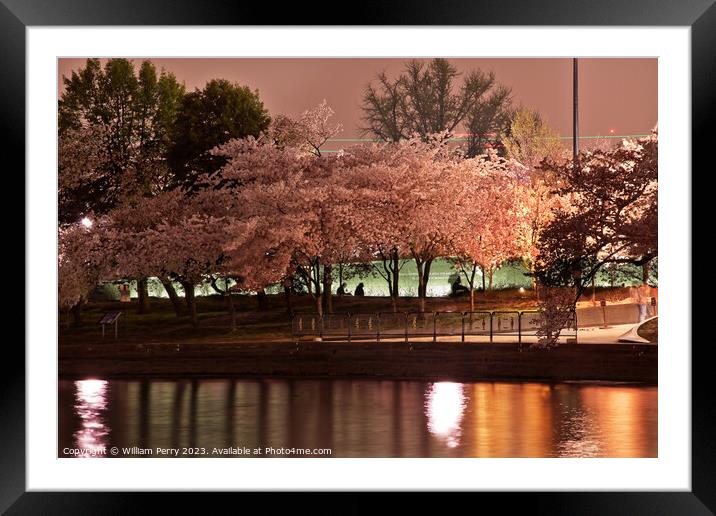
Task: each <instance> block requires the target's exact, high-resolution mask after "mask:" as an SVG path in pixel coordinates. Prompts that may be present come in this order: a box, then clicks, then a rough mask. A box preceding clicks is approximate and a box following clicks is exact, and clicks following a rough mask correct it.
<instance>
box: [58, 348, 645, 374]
mask: <svg viewBox="0 0 716 516" xmlns="http://www.w3.org/2000/svg"><path fill="white" fill-rule="evenodd" d="M81 348H84V346H81V347H80V346H76V347H74V346H73V349H65V350H61V352H60V360H59V372H60V375H61V376H90V375H99V376H188V375H204V376H237V377H271V376H278V377H365V378H376V377H378V378H392V379H408V378H421V379H430V380H465V381H466V380H484V379H515V380H546V381H567V380H583V381H625V382H644V383H651V384H654V383H656V382H657V373H658V348H657V346H654V345H642V344H596V345H592V344H562V345H560V346H558V347H556V348H552V349H536V348H530V347H529V346H526V345H523V346H520V345H519V344H469V343H452V342H445V343H439V344H437V345H435V344H434V343H424V342H416V343H413V344H412V345H408V344H406V343H397V342H391V343H375V342H372V343H368V342H366V343H360V344H356V343H354V344H347V343H330V342H303V343H301V344H300V345H299V346H296V344H295V343H289V342H286V343H271V344H255V345H248V344H243V345H236V344H222V345H219V344H214V345H209V346H205V345H186V346H176V345H159V344H155V345H126V346H113V347H112V349H108V348H100V349H97V348H94V349H91V350H88V349H86V348H84V349H81Z"/></svg>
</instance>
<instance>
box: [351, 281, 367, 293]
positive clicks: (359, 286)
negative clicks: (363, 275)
mask: <svg viewBox="0 0 716 516" xmlns="http://www.w3.org/2000/svg"><path fill="white" fill-rule="evenodd" d="M353 295H354V296H365V291H364V290H363V283H358V286H357V287H356V290H355V292H354V293H353Z"/></svg>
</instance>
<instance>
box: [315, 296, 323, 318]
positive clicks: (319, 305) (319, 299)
mask: <svg viewBox="0 0 716 516" xmlns="http://www.w3.org/2000/svg"><path fill="white" fill-rule="evenodd" d="M315 301H316V312H317V313H318V317H323V296H322V295H321V294H316V299H315Z"/></svg>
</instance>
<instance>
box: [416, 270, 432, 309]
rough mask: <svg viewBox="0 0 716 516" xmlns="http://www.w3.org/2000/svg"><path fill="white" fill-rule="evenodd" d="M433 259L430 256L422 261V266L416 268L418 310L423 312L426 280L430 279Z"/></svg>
mask: <svg viewBox="0 0 716 516" xmlns="http://www.w3.org/2000/svg"><path fill="white" fill-rule="evenodd" d="M432 264H433V259H432V258H430V259H428V260H425V261H424V262H423V263H422V267H420V268H419V269H418V279H419V286H418V296H419V297H420V311H421V312H424V311H425V308H426V299H427V297H428V281H429V280H430V266H431V265H432Z"/></svg>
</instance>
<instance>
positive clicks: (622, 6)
mask: <svg viewBox="0 0 716 516" xmlns="http://www.w3.org/2000/svg"><path fill="white" fill-rule="evenodd" d="M340 8H341V7H340V5H339V4H335V3H330V4H329V3H327V2H326V3H323V2H313V3H311V4H310V6H309V5H304V4H303V3H300V4H288V3H287V4H283V3H281V4H275V3H272V4H269V3H263V2H255V3H251V4H246V3H243V2H235V1H229V0H214V1H201V2H199V1H193V0H174V1H171V0H155V1H148V0H115V1H113V2H110V1H107V0H104V1H100V0H0V63H1V66H0V69H1V70H2V76H3V78H2V80H0V84H1V85H2V87H1V89H0V91H2V94H1V95H0V104H2V117H0V126H1V127H2V132H3V136H4V138H3V139H2V140H1V141H2V142H3V143H2V145H3V147H4V149H3V150H4V151H5V153H4V155H5V156H15V157H17V158H19V159H18V162H17V165H16V167H17V168H16V170H24V166H25V164H24V152H22V151H21V149H24V148H25V109H26V108H25V86H26V84H25V29H26V28H27V27H28V26H39V25H47V26H53V25H55V26H83V25H162V26H163V25H184V26H189V25H193V26H196V25H298V24H307V25H345V24H346V23H347V16H348V15H345V14H344V15H339V9H340ZM349 24H350V25H513V26H520V25H573V26H580V25H597V26H599V25H604V26H620V25H627V26H633V25H640V26H689V27H691V38H692V40H691V73H692V77H691V79H692V157H693V163H694V167H696V166H698V165H696V164H698V163H702V164H705V163H706V154H707V153H708V152H710V149H711V147H712V146H713V143H712V142H711V139H710V135H711V134H712V133H713V131H710V129H711V126H712V125H713V124H712V123H709V122H710V121H709V117H710V114H711V113H713V112H714V109H713V108H714V92H716V6H715V5H714V0H686V1H684V0H681V1H672V2H668V1H666V0H660V1H655V0H630V1H626V0H578V1H577V0H551V1H544V2H539V3H538V2H520V1H519V0H501V1H499V2H495V1H490V0H477V1H472V2H465V1H463V2H460V1H456V0H449V1H442V2H430V1H426V0H421V1H413V2H411V3H410V4H407V3H406V2H365V3H362V4H360V5H356V6H354V8H352V9H350V19H349ZM709 143H710V145H709ZM4 168H5V169H6V170H7V171H9V168H6V167H4ZM684 174H685V177H684V180H688V181H690V179H691V178H690V177H689V176H688V175H687V174H688V171H684ZM14 175H15V177H16V179H18V178H19V174H17V173H15V174H14ZM691 177H693V173H692V175H691ZM17 187H18V188H22V190H23V191H25V187H24V180H22V182H21V185H18V186H17ZM28 194H31V192H27V191H25V195H28ZM15 197H16V196H15ZM15 261H17V260H15ZM28 272H29V271H27V270H25V274H27V273H28ZM684 280H685V281H688V280H690V278H685V279H684ZM27 309H29V310H31V309H32V307H31V306H28V307H27ZM689 340H691V339H690V336H689ZM679 344H680V345H686V344H687V343H685V342H684V343H679ZM688 344H689V345H690V344H691V342H689V343H688ZM701 344H708V343H707V342H702V343H701ZM4 347H5V350H4V356H5V359H4V360H3V363H4V368H3V369H4V374H3V375H2V379H1V380H0V382H2V391H1V392H2V397H1V398H0V399H1V401H0V403H1V404H2V411H1V412H0V414H2V416H3V421H2V423H1V424H0V433H1V436H2V439H1V440H0V444H1V447H0V463H1V464H2V468H0V511H7V514H65V513H67V514H105V513H118V514H119V513H133V514H137V513H144V512H149V511H152V512H154V511H155V509H153V508H152V505H153V504H150V503H149V502H150V501H151V502H154V501H159V502H160V503H161V504H162V505H161V507H162V512H168V511H171V510H172V507H178V508H180V510H178V511H177V512H182V513H184V512H194V511H195V510H199V509H198V508H201V510H202V512H204V511H205V510H206V507H207V506H206V505H205V503H204V502H202V501H197V500H196V499H195V497H193V496H190V495H189V494H188V493H186V494H182V493H159V494H156V493H155V494H148V493H96V492H95V493H69V492H61V493H49V492H43V493H39V492H25V491H26V490H25V471H26V470H25V451H26V450H25V430H26V428H25V353H24V350H23V349H22V348H21V347H20V346H19V345H18V344H17V342H13V341H11V340H10V339H7V342H5V346H4ZM708 347H709V346H706V345H704V346H700V347H699V346H696V347H692V348H691V353H692V410H691V412H692V458H691V466H692V477H691V478H692V490H691V492H678V493H677V492H672V493H663V492H645V493H636V492H620V493H607V492H590V493H575V492H571V493H520V494H517V493H503V494H498V493H484V494H480V496H481V498H485V500H481V502H484V501H487V499H490V501H494V502H497V503H498V504H499V505H500V507H501V512H503V511H505V510H507V511H508V512H512V510H514V509H516V508H519V507H524V506H528V510H529V511H530V513H540V514H542V513H548V514H631V515H635V514H649V515H657V514H713V511H716V481H715V479H716V475H715V471H714V470H715V464H716V461H715V460H714V458H715V457H716V449H715V447H714V444H713V442H714V441H713V440H712V439H713V436H714V435H716V429H714V424H713V416H712V411H711V410H709V409H710V408H712V407H713V401H712V400H713V396H712V395H711V388H710V387H711V386H710V385H709V383H708V379H709V377H710V376H711V374H710V373H711V372H710V369H711V365H710V362H709V361H708V360H707V359H706V355H707V353H708ZM664 444H665V445H668V443H664ZM211 496H212V497H213V499H212V502H214V503H217V502H218V503H221V502H223V501H225V500H226V498H227V497H228V496H235V495H234V494H223V493H222V494H219V493H214V494H212V495H211ZM240 496H242V497H244V498H243V499H242V506H243V507H244V508H248V507H250V506H251V505H253V503H252V502H253V500H251V501H249V500H247V499H246V498H245V497H246V496H247V494H245V493H244V494H241V495H240ZM150 497H152V498H154V497H158V498H159V500H149V498H150ZM311 499H312V497H310V498H307V497H304V500H306V502H307V504H313V503H315V502H314V501H309V500H311ZM321 503H324V502H321ZM415 503H417V504H420V506H421V507H423V509H424V508H426V506H425V502H424V500H423V497H422V496H415V497H412V504H415ZM453 503H454V502H453ZM247 504H248V505H247ZM346 505H347V506H349V507H352V508H353V509H354V510H360V511H361V512H363V511H364V510H373V509H374V506H373V504H372V503H368V502H365V503H364V502H363V501H357V500H356V501H351V503H350V504H346ZM405 509H406V510H407V509H408V507H407V505H406V506H405ZM172 512H174V511H172ZM319 512H320V511H319ZM338 512H341V511H338Z"/></svg>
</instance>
